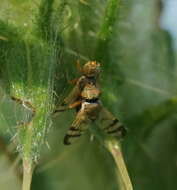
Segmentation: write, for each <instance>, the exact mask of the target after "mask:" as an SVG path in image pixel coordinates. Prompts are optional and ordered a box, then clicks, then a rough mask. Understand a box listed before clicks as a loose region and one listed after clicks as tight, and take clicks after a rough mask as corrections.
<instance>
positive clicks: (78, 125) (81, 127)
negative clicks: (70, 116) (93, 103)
mask: <svg viewBox="0 0 177 190" xmlns="http://www.w3.org/2000/svg"><path fill="white" fill-rule="evenodd" d="M87 121H88V119H87V115H86V113H85V111H84V110H80V111H79V112H78V114H77V115H76V119H75V120H74V121H73V123H72V124H71V127H70V128H69V129H68V131H67V133H66V135H65V137H64V141H63V143H64V144H65V145H70V144H71V143H72V142H73V141H75V140H77V138H78V137H80V136H81V135H82V134H83V132H84V131H85V130H86V129H87V125H86V124H87Z"/></svg>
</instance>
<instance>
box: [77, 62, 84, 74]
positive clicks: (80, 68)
mask: <svg viewBox="0 0 177 190" xmlns="http://www.w3.org/2000/svg"><path fill="white" fill-rule="evenodd" d="M76 68H77V70H78V72H80V73H82V72H83V70H82V67H81V64H80V61H79V60H77V61H76Z"/></svg>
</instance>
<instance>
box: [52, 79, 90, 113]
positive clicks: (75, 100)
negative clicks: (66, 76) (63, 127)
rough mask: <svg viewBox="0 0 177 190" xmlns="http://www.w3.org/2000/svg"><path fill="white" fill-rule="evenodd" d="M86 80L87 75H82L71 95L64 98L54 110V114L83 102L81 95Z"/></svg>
mask: <svg viewBox="0 0 177 190" xmlns="http://www.w3.org/2000/svg"><path fill="white" fill-rule="evenodd" d="M85 82H86V81H85V77H84V76H81V77H80V78H79V79H78V81H77V83H76V85H75V86H74V88H73V89H72V90H71V92H70V93H69V95H68V96H67V97H66V98H65V99H64V100H63V103H62V104H61V105H60V106H59V107H58V108H57V109H55V110H54V112H53V114H55V113H58V112H62V111H65V110H68V109H72V108H76V107H79V106H80V104H81V99H80V95H81V91H82V88H83V86H84V85H85Z"/></svg>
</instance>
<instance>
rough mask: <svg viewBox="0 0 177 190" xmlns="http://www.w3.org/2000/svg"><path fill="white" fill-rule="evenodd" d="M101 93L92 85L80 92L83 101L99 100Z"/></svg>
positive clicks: (86, 86)
mask: <svg viewBox="0 0 177 190" xmlns="http://www.w3.org/2000/svg"><path fill="white" fill-rule="evenodd" d="M100 94H101V91H100V90H99V88H98V87H96V86H95V85H93V84H87V85H85V87H84V88H83V90H82V92H81V97H82V98H84V99H89V100H90V99H96V98H99V96H100Z"/></svg>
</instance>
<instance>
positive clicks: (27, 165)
mask: <svg viewBox="0 0 177 190" xmlns="http://www.w3.org/2000/svg"><path fill="white" fill-rule="evenodd" d="M32 174H33V167H32V163H31V161H30V160H23V184H22V190H30V186H31V181H32Z"/></svg>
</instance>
